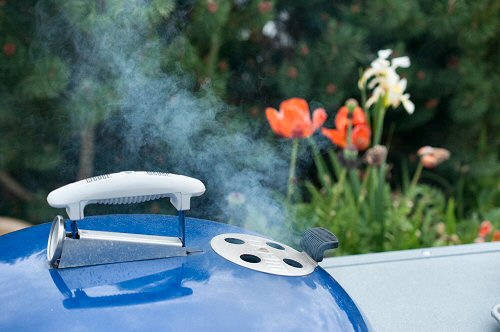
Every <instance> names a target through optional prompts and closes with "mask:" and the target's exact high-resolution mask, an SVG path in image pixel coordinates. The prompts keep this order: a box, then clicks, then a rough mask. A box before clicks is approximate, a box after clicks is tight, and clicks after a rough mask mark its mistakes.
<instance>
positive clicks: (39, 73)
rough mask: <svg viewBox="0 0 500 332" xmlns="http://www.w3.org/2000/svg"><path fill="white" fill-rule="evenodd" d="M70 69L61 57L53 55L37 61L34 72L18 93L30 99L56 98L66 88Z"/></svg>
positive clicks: (22, 84) (21, 85)
mask: <svg viewBox="0 0 500 332" xmlns="http://www.w3.org/2000/svg"><path fill="white" fill-rule="evenodd" d="M69 80H70V70H69V67H68V65H67V64H66V63H64V62H63V61H62V60H61V59H60V58H58V57H55V56H51V57H45V58H42V59H40V60H38V61H37V63H36V64H35V67H34V69H33V72H32V74H31V75H29V76H28V77H27V78H26V79H24V80H23V81H22V82H21V83H20V85H19V86H18V94H20V95H21V97H25V98H30V99H43V98H55V97H57V96H58V95H59V94H60V93H61V92H62V91H63V90H64V88H66V86H67V85H68V83H69Z"/></svg>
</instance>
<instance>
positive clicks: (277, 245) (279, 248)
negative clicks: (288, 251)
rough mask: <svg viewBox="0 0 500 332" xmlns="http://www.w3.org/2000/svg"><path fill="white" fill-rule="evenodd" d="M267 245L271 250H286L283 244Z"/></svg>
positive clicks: (272, 243) (269, 243) (270, 243)
mask: <svg viewBox="0 0 500 332" xmlns="http://www.w3.org/2000/svg"><path fill="white" fill-rule="evenodd" d="M266 244H267V245H268V246H270V247H271V248H274V249H278V250H285V248H284V247H283V246H282V245H281V244H277V243H274V242H266Z"/></svg>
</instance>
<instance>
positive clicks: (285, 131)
mask: <svg viewBox="0 0 500 332" xmlns="http://www.w3.org/2000/svg"><path fill="white" fill-rule="evenodd" d="M266 116H267V120H268V121H269V124H270V125H271V128H272V130H273V131H274V132H275V133H276V134H277V135H280V136H283V137H286V138H307V137H310V136H311V135H312V134H313V133H314V132H315V131H316V130H317V129H319V128H320V127H321V126H322V125H323V124H324V123H325V121H326V118H327V115H326V111H325V110H324V109H323V108H318V109H316V110H315V111H314V113H313V118H312V121H311V113H310V111H309V105H308V104H307V101H305V100H304V99H302V98H291V99H288V100H285V101H283V102H282V103H281V104H280V109H279V111H278V110H276V109H275V108H272V107H268V108H267V109H266Z"/></svg>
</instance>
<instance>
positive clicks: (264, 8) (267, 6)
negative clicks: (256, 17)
mask: <svg viewBox="0 0 500 332" xmlns="http://www.w3.org/2000/svg"><path fill="white" fill-rule="evenodd" d="M271 10H273V3H272V2H271V1H262V2H261V3H259V11H260V12H261V13H262V14H266V13H269V12H270V11H271Z"/></svg>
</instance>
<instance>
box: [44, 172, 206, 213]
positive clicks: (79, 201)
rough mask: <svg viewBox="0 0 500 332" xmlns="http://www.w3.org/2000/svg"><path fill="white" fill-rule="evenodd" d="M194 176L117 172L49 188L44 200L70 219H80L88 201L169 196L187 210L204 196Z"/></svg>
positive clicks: (117, 201) (137, 200)
mask: <svg viewBox="0 0 500 332" xmlns="http://www.w3.org/2000/svg"><path fill="white" fill-rule="evenodd" d="M204 192H205V185H204V184H203V183H202V182H201V181H200V180H197V179H194V178H190V177H187V176H183V175H176V174H170V173H162V172H133V171H127V172H120V173H113V174H106V175H100V176H95V177H93V178H88V179H85V180H81V181H78V182H74V183H70V184H68V185H66V186H64V187H61V188H59V189H56V190H54V191H52V192H51V193H50V194H49V196H47V202H48V203H49V205H50V206H52V207H55V208H65V209H66V212H67V213H68V216H69V218H70V219H71V220H80V219H83V217H84V215H83V210H84V209H85V206H87V205H89V204H131V203H140V202H146V201H151V200H154V199H158V198H163V197H169V198H170V202H171V203H172V205H173V206H174V207H175V208H176V209H177V210H179V211H185V210H189V208H190V203H191V197H194V196H200V195H203V193H204Z"/></svg>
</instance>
